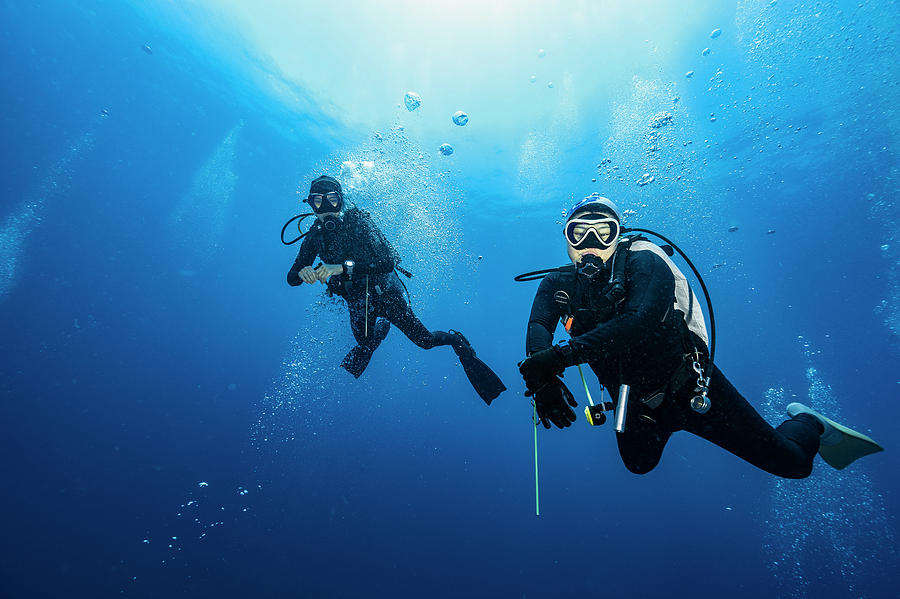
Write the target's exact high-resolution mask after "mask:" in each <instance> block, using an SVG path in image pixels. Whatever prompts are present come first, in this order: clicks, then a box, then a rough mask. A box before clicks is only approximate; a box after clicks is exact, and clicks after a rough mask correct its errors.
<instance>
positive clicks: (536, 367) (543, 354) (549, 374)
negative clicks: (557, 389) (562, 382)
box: [519, 346, 565, 389]
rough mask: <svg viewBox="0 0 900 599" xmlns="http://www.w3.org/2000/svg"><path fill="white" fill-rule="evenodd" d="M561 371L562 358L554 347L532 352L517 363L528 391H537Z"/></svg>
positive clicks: (562, 367) (562, 366) (563, 365)
mask: <svg viewBox="0 0 900 599" xmlns="http://www.w3.org/2000/svg"><path fill="white" fill-rule="evenodd" d="M563 370H565V363H564V358H563V355H562V352H561V351H560V350H558V349H557V348H556V347H555V346H553V347H548V348H547V349H542V350H541V351H537V352H534V353H533V354H531V355H530V356H528V357H527V358H525V359H524V360H522V361H521V362H520V363H519V372H521V373H522V378H523V379H525V386H526V387H528V388H529V389H537V388H538V387H540V386H541V385H543V384H544V383H546V382H547V381H548V380H550V379H551V378H553V377H555V376H557V375H560V374H562V373H563Z"/></svg>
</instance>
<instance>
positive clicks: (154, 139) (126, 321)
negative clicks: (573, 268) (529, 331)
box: [0, 0, 900, 598]
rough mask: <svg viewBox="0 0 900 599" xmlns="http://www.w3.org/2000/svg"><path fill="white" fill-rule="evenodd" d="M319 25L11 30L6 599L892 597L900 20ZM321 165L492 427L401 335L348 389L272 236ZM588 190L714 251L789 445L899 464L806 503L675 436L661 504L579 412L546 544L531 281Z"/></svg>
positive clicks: (299, 12)
mask: <svg viewBox="0 0 900 599" xmlns="http://www.w3.org/2000/svg"><path fill="white" fill-rule="evenodd" d="M179 4H180V3H179ZM309 4H310V5H309V6H304V5H302V4H301V5H298V4H297V3H289V2H279V1H276V0H266V1H260V2H253V3H251V2H243V1H238V0H233V1H229V2H212V1H210V2H196V3H189V4H188V5H187V6H184V7H182V6H179V5H177V4H175V3H172V4H164V3H158V4H157V3H140V2H118V1H115V2H114V1H112V0H89V1H86V2H79V3H70V2H63V1H61V0H56V1H52V2H20V1H18V0H6V1H5V2H3V4H2V6H0V33H2V35H0V56H2V59H3V60H2V64H3V68H2V69H0V89H2V90H3V94H2V97H0V98H2V99H0V108H2V110H0V127H2V131H3V141H4V144H3V151H2V155H3V161H2V167H0V189H2V193H0V352H2V354H0V356H2V359H0V394H2V402H0V406H2V408H0V410H2V412H0V423H2V431H3V435H2V445H0V452H2V453H0V455H2V456H3V457H2V460H0V480H2V481H3V483H4V485H3V487H4V488H3V491H2V493H0V513H2V515H3V518H2V530H0V532H2V535H0V538H2V539H3V543H2V555H0V595H2V596H8V597H63V596H65V597H106V596H115V595H125V596H132V597H165V596H187V597H247V596H259V597H359V596H390V597H556V596H576V595H578V596H589V597H590V596H594V597H596V596H609V597H657V596H658V597H662V596H666V597H669V596H690V597H721V596H726V595H727V596H730V597H734V598H738V597H748V598H750V597H753V598H757V597H769V596H772V597H776V596H777V597H897V596H900V593H898V590H897V589H898V588H900V576H898V574H897V572H898V571H900V558H898V551H897V538H898V536H900V528H898V523H897V521H896V518H895V514H896V513H897V510H898V508H900V487H898V478H897V472H898V461H897V457H896V456H897V452H896V446H897V440H898V439H900V421H898V419H897V418H896V398H897V395H898V391H900V388H898V385H900V379H898V373H900V368H898V367H900V359H898V357H900V239H898V236H897V226H898V223H900V210H898V208H897V205H896V200H897V197H898V181H900V163H898V158H897V156H898V154H897V143H898V139H900V113H898V106H900V91H898V87H897V79H898V72H900V68H898V67H897V66H896V62H895V61H896V56H897V51H898V47H897V46H898V41H900V35H898V31H900V7H898V5H897V3H896V2H894V1H892V0H877V1H876V0H871V1H862V2H860V1H858V0H857V1H854V2H830V3H825V2H812V1H793V2H792V1H788V0H779V1H778V2H770V1H768V0H767V1H755V0H742V1H739V2H715V3H712V2H708V3H705V2H699V1H695V2H685V3H678V4H677V5H676V3H668V2H663V1H662V0H660V1H658V2H653V1H649V0H648V1H643V2H637V3H633V5H632V3H629V6H628V7H625V6H624V5H625V3H622V5H617V4H614V3H611V2H610V3H603V4H601V3H588V2H585V3H579V2H564V3H561V4H560V3H547V4H546V5H545V6H543V7H536V8H528V9H525V8H522V7H521V6H520V5H519V4H518V3H511V2H510V3H505V4H504V3H499V4H491V5H489V6H486V7H479V5H477V4H474V3H467V2H456V3H449V2H437V3H429V4H424V3H422V4H417V3H403V2H396V3H385V4H382V3H379V4H364V3H354V2H349V1H348V2H343V3H341V2H338V3H329V4H328V6H318V5H313V4H312V3H309ZM523 6H524V5H523ZM716 28H721V30H722V34H721V36H720V37H717V38H715V39H713V38H711V37H710V33H711V32H712V31H713V30H714V29H716ZM144 45H147V47H148V49H149V50H150V51H149V52H147V51H146V50H145V49H142V46H144ZM704 48H710V53H709V54H708V55H705V56H704V55H703V54H702V51H703V50H704ZM541 49H543V50H545V56H543V57H539V50H541ZM688 71H694V75H693V76H692V77H691V78H687V77H685V73H687V72H688ZM532 76H534V77H535V82H534V83H532V82H531V81H530V78H531V77H532ZM550 82H552V83H553V87H549V86H548V84H549V83H550ZM407 91H415V92H416V93H418V94H419V95H420V96H421V98H422V104H421V106H420V107H418V108H417V109H416V110H415V111H412V112H410V111H408V110H407V109H406V107H405V106H404V105H403V96H404V94H405V93H406V92H407ZM676 98H677V101H676V100H675V99H676ZM458 110H463V111H465V112H466V113H467V114H468V116H469V122H468V123H467V124H466V125H465V126H464V127H459V126H457V125H454V124H453V122H452V120H451V117H452V115H453V114H454V113H455V112H456V111H458ZM664 112H669V113H671V115H672V120H671V123H669V124H666V125H664V126H662V127H660V128H658V129H654V128H652V127H651V126H650V123H651V121H652V120H653V119H654V118H655V117H657V116H658V115H659V114H660V113H664ZM711 115H714V116H715V120H712V118H711ZM444 143H449V144H451V145H452V146H453V148H454V153H453V154H452V155H451V156H444V155H442V154H441V153H440V152H439V151H438V147H439V146H440V145H441V144H444ZM607 161H608V162H607ZM601 162H602V164H601ZM351 163H352V164H351ZM598 165H600V166H599V167H598ZM323 172H324V173H328V174H331V175H333V176H337V177H339V178H341V180H342V182H343V183H344V186H345V189H347V190H348V197H349V198H352V199H353V200H354V201H355V202H356V203H357V204H359V205H360V206H362V207H363V208H365V209H367V210H370V211H371V212H372V213H373V214H374V215H375V217H376V218H377V219H378V222H379V223H380V224H381V226H382V228H383V229H384V231H385V233H386V234H387V235H388V237H390V238H391V240H392V241H393V242H394V244H395V246H396V247H397V248H398V250H399V251H400V253H401V255H402V256H403V259H404V260H403V265H404V266H405V267H406V268H408V269H409V270H411V271H413V272H414V273H415V276H414V277H413V278H412V279H411V280H409V286H410V292H411V295H412V300H413V306H414V308H415V310H416V312H417V314H418V315H419V316H420V317H421V318H422V320H423V321H424V322H425V323H426V325H428V326H429V327H431V328H436V329H447V328H454V329H459V330H462V331H463V332H465V333H466V335H467V336H468V338H469V339H470V341H471V342H472V343H473V345H474V346H475V348H476V349H477V350H478V353H479V356H480V357H482V358H483V359H484V360H485V361H486V362H488V363H489V364H491V365H492V366H494V367H495V369H496V370H497V372H498V373H499V374H500V376H501V377H502V378H503V380H504V381H505V382H506V384H507V386H508V387H509V390H508V391H507V392H506V393H504V394H503V395H501V396H500V398H498V399H497V400H496V401H495V402H494V404H493V405H491V406H490V407H486V406H485V405H484V404H483V402H481V400H480V399H479V398H478V397H477V396H476V395H475V394H474V393H473V391H472V390H471V387H470V386H469V384H468V382H467V381H466V379H465V377H464V376H463V374H462V369H461V368H460V366H459V364H458V362H457V361H456V358H455V356H454V355H453V354H452V352H451V351H450V350H449V349H446V348H443V349H441V348H439V349H435V350H434V351H430V352H424V351H421V350H419V349H418V348H416V347H415V346H413V344H412V343H410V342H409V341H408V340H407V339H405V338H404V337H403V336H402V335H401V334H400V333H399V332H398V331H394V332H392V333H391V334H390V335H389V336H388V338H387V339H386V341H385V342H384V344H383V345H382V347H381V348H380V349H379V350H378V352H377V353H376V354H375V356H374V358H373V360H372V363H371V365H370V367H369V369H368V370H367V372H366V373H365V375H364V376H363V377H362V378H360V379H359V380H354V379H353V378H352V377H350V376H349V375H348V374H346V373H345V372H344V371H343V370H341V369H340V368H339V367H338V364H339V362H340V359H341V357H342V356H343V355H344V353H345V352H346V351H347V350H348V349H349V348H350V347H351V345H352V338H351V336H350V333H349V330H348V327H347V323H346V319H347V317H346V309H345V308H344V307H343V306H342V305H341V304H339V303H337V302H334V301H330V300H326V299H325V298H324V297H323V296H322V294H321V291H320V288H318V287H316V288H308V287H306V286H301V287H298V288H291V287H289V286H288V285H287V284H286V283H285V280H284V279H285V274H286V272H287V270H288V268H289V267H290V265H291V263H292V261H293V259H294V256H295V252H296V249H295V248H296V247H297V246H293V247H291V248H287V247H285V246H283V245H282V244H281V243H280V242H279V240H278V232H279V230H280V227H281V226H282V224H283V223H284V221H285V220H287V219H288V218H289V217H291V216H292V215H294V214H297V212H298V210H300V207H301V205H300V203H299V198H298V195H297V194H298V192H299V193H300V194H301V195H305V193H306V190H307V185H308V182H309V180H311V179H312V178H313V177H315V176H317V175H319V174H321V173H323ZM645 173H647V176H644V174H645ZM650 176H652V177H653V181H652V182H651V183H649V184H647V185H643V186H639V185H638V184H637V181H638V180H639V179H642V178H643V179H644V180H646V179H647V178H648V177H650ZM592 179H596V182H592ZM593 191H598V192H601V193H602V194H603V195H606V196H608V197H610V198H613V199H614V200H615V201H616V202H617V203H618V204H619V205H620V206H621V207H622V208H623V209H626V210H629V211H633V212H629V217H628V218H629V220H628V222H629V224H632V225H634V226H644V227H649V228H652V229H655V230H658V231H660V232H663V233H664V234H666V235H667V236H669V237H671V238H673V239H674V240H676V241H677V242H678V243H679V244H680V245H681V246H682V247H683V249H684V250H685V251H686V252H687V253H688V254H689V255H690V256H691V257H692V259H693V260H694V261H695V263H696V264H697V266H698V268H700V270H701V271H702V272H703V274H704V276H705V278H706V281H707V284H708V286H709V288H710V292H711V294H712V298H713V302H714V305H715V308H716V323H717V328H718V350H717V362H718V364H719V366H720V367H721V368H722V369H723V371H724V372H725V373H726V374H727V375H728V376H729V378H730V379H731V380H732V382H734V383H735V385H736V386H737V387H738V388H739V389H741V391H742V393H743V394H744V395H745V396H746V397H747V398H748V399H750V401H751V402H752V403H753V404H754V405H756V406H757V407H758V409H759V410H760V412H761V413H763V415H764V416H766V417H767V418H768V419H769V420H770V422H773V423H777V422H779V421H780V419H781V417H782V414H783V408H784V405H785V404H786V403H788V402H789V401H795V400H798V401H803V402H805V403H810V404H812V405H814V406H817V407H819V408H820V409H822V411H827V412H828V413H829V414H832V415H834V416H835V417H838V418H839V419H840V420H842V421H845V422H847V423H848V424H851V426H855V427H857V428H859V429H861V430H864V431H866V432H867V433H869V434H871V435H873V436H874V437H875V438H876V439H878V440H879V441H880V442H881V443H882V444H883V445H884V446H885V447H886V448H887V451H885V452H884V453H881V454H878V455H875V456H871V457H868V458H865V459H864V460H861V461H860V462H858V463H856V464H854V465H852V466H851V467H849V468H848V469H846V470H844V471H840V472H838V471H834V470H831V469H830V468H829V467H828V466H827V465H825V464H824V463H823V462H821V460H819V459H818V458H817V461H816V466H815V470H814V472H813V475H812V476H811V477H810V478H809V479H807V480H803V481H785V480H777V479H775V478H773V477H771V476H770V475H767V474H765V473H763V472H761V471H758V470H756V469H754V468H753V467H751V466H749V465H748V464H745V463H744V462H742V461H740V460H738V459H737V458H735V457H734V456H732V455H730V454H727V453H726V452H724V451H722V450H720V449H718V448H716V447H714V446H712V445H710V444H708V443H707V442H705V441H703V440H700V439H697V438H694V437H691V436H690V435H687V434H681V435H676V436H675V437H674V438H673V439H672V441H671V442H670V444H669V446H668V448H667V450H666V452H665V455H664V457H663V460H662V462H661V464H660V465H659V467H657V468H656V469H655V470H654V471H653V472H652V473H650V474H648V475H645V476H640V477H639V476H635V475H633V474H630V473H628V472H627V471H626V470H625V468H624V466H622V464H621V461H620V459H619V457H618V454H617V451H616V447H615V440H614V436H613V431H612V427H611V426H610V425H606V426H605V427H602V428H599V429H592V428H590V427H588V426H587V425H585V424H584V423H583V422H579V423H577V424H576V426H574V427H572V428H570V429H567V430H566V431H559V430H555V429H554V430H551V431H544V430H543V429H542V430H540V431H539V434H538V443H539V447H538V449H539V466H540V516H536V515H535V488H534V460H533V456H534V447H533V428H532V426H531V421H530V418H531V407H530V405H529V403H528V401H527V400H526V399H525V398H524V397H523V396H522V392H523V390H524V387H523V384H522V383H521V379H520V378H519V376H518V372H517V369H516V362H517V361H519V360H520V359H521V358H522V357H523V349H524V348H523V345H524V331H525V324H526V321H527V317H528V312H529V310H530V306H531V300H532V298H533V295H534V291H535V289H536V286H535V285H534V284H518V283H513V282H512V277H513V276H514V275H515V274H518V273H520V272H523V271H527V270H533V269H536V268H544V267H550V266H556V265H560V264H563V263H564V262H565V261H566V255H565V247H564V245H563V240H562V236H561V235H559V228H560V227H559V221H560V218H561V217H560V214H561V212H562V211H563V210H565V209H566V208H567V207H568V206H569V205H570V204H571V203H572V201H573V200H574V199H580V198H581V197H583V196H584V195H587V194H588V193H591V192H593ZM734 227H737V229H736V230H734V231H732V232H729V228H732V229H733V228H734ZM769 231H774V233H768V232H769ZM573 374H574V373H573ZM575 380H576V379H572V380H571V383H572V385H571V386H572V388H573V390H575V389H578V388H579V385H577V384H575ZM590 383H591V385H592V387H593V391H594V392H595V393H597V386H596V381H590ZM576 395H577V397H578V398H579V401H580V402H582V403H583V401H584V395H583V392H582V391H581V390H580V389H579V390H578V391H577V393H576Z"/></svg>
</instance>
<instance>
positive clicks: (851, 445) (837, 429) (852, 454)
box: [787, 402, 884, 470]
mask: <svg viewBox="0 0 900 599" xmlns="http://www.w3.org/2000/svg"><path fill="white" fill-rule="evenodd" d="M787 413H788V415H789V416H791V417H794V416H796V415H797V414H809V415H810V416H813V417H814V418H815V419H816V420H818V421H819V422H821V423H822V426H824V427H825V432H824V433H822V436H821V438H820V440H819V455H820V456H822V459H823V460H825V463H827V464H828V465H829V466H831V467H832V468H837V469H838V470H843V469H844V468H846V467H847V466H849V465H850V464H851V463H853V462H854V461H856V460H858V459H859V458H861V457H863V456H867V455H869V454H870V453H878V452H879V451H884V447H882V446H881V445H879V444H878V443H876V442H875V441H874V440H873V439H871V438H870V437H867V436H866V435H864V434H862V433H858V432H856V431H855V430H852V429H849V428H847V427H846V426H844V425H842V424H838V423H837V422H835V421H834V420H831V419H829V418H825V417H824V416H822V415H821V414H819V413H818V412H816V411H815V410H812V409H810V408H808V407H806V406H805V405H803V404H802V403H797V402H794V403H792V404H788V407H787Z"/></svg>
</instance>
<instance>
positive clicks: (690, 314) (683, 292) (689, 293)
mask: <svg viewBox="0 0 900 599" xmlns="http://www.w3.org/2000/svg"><path fill="white" fill-rule="evenodd" d="M630 245H631V251H635V252H636V251H650V252H653V253H654V254H656V255H657V256H659V257H660V258H661V259H662V260H663V262H665V263H666V266H668V267H669V270H671V271H672V276H674V277H675V308H677V309H678V310H680V311H681V313H682V314H683V315H684V321H685V323H686V324H687V327H688V330H690V331H691V332H692V333H694V334H695V335H697V337H699V338H700V340H701V341H703V343H704V345H706V347H707V348H708V347H709V335H708V333H707V332H706V319H705V318H704V317H703V311H702V310H701V309H700V302H699V300H698V299H697V294H696V293H694V290H693V289H692V288H691V286H690V284H689V283H688V280H687V277H685V276H684V273H682V272H681V270H680V269H679V268H678V266H676V265H675V263H674V262H672V259H671V258H669V256H668V254H667V253H666V252H665V250H664V249H663V248H661V247H659V246H658V245H656V244H655V243H653V242H651V241H648V240H646V239H636V240H634V241H632V242H631V244H630Z"/></svg>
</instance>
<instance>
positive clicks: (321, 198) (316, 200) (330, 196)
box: [306, 191, 344, 214]
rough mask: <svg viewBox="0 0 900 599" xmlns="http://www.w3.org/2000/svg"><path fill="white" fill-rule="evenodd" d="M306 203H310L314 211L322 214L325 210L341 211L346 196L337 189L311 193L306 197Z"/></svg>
mask: <svg viewBox="0 0 900 599" xmlns="http://www.w3.org/2000/svg"><path fill="white" fill-rule="evenodd" d="M306 203H307V204H309V205H310V207H311V208H312V209H313V212H315V213H316V214H322V213H325V212H340V210H341V208H342V207H343V204H344V198H343V197H342V196H341V194H340V193H338V192H336V191H329V192H328V193H311V194H309V197H307V198H306Z"/></svg>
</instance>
